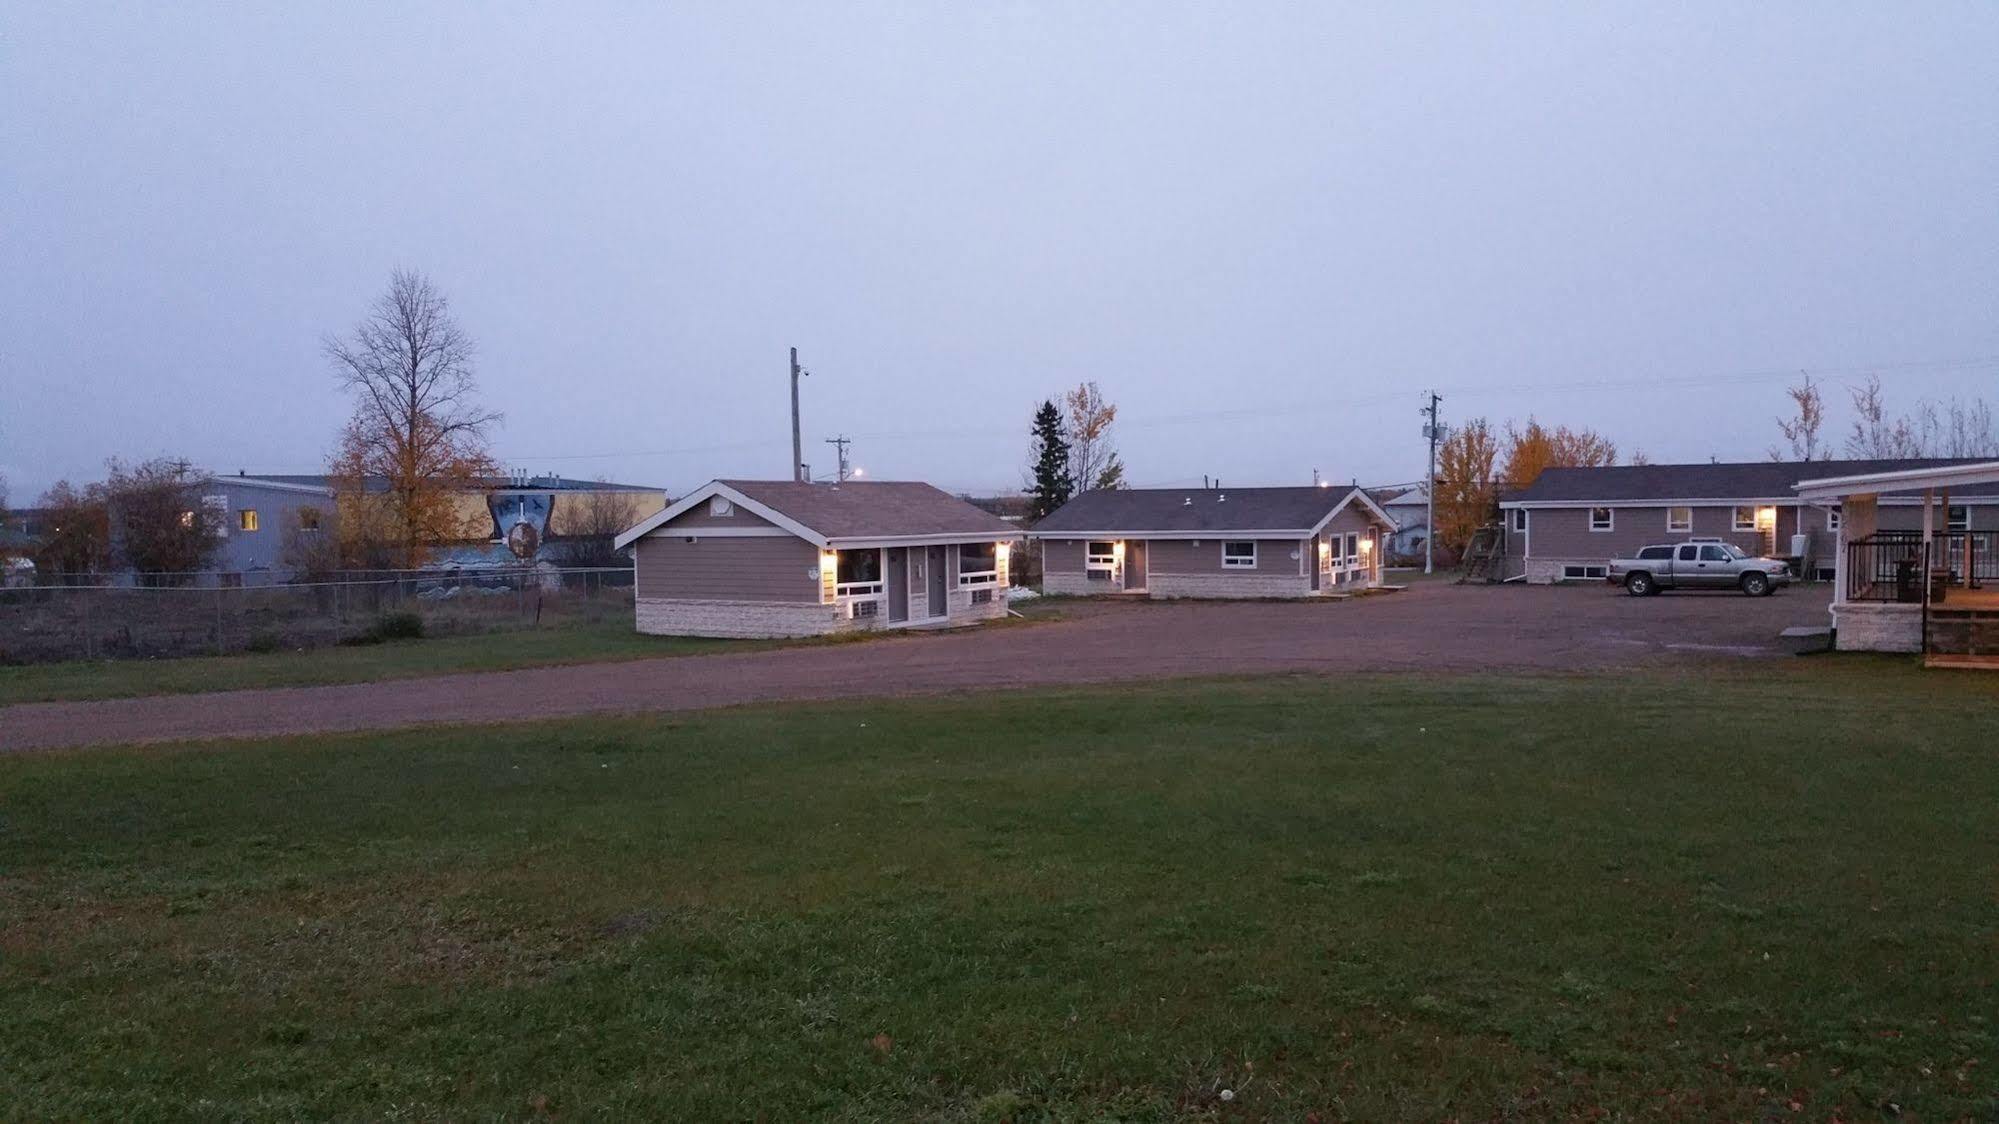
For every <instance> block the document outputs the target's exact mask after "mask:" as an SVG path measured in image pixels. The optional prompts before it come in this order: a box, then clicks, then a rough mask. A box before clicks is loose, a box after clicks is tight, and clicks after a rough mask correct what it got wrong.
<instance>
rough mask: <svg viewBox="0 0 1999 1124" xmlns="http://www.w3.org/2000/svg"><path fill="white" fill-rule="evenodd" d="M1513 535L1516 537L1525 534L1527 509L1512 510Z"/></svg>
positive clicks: (1517, 508)
mask: <svg viewBox="0 0 1999 1124" xmlns="http://www.w3.org/2000/svg"><path fill="white" fill-rule="evenodd" d="M1513 533H1514V534H1516V535H1524V534H1526V533H1527V509H1526V508H1524V507H1516V508H1514V509H1513Z"/></svg>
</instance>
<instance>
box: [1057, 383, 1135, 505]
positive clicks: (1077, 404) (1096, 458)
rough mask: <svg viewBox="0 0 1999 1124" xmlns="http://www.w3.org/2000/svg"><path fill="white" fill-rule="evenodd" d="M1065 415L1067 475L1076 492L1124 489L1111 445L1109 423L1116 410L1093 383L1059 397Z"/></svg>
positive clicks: (1119, 465)
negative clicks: (1064, 409) (1067, 443)
mask: <svg viewBox="0 0 1999 1124" xmlns="http://www.w3.org/2000/svg"><path fill="white" fill-rule="evenodd" d="M1062 403H1063V405H1064V406H1065V407H1066V412H1067V413H1068V426H1067V429H1068V438H1069V476H1070V478H1071V479H1073V480H1074V481H1075V482H1076V489H1077V490H1078V491H1088V490H1090V489H1091V488H1119V487H1123V486H1124V463H1123V462H1122V461H1120V460H1119V459H1118V454H1117V448H1116V446H1114V445H1112V444H1111V437H1110V431H1111V423H1113V422H1115V421H1117V407H1116V406H1114V405H1112V404H1111V403H1110V402H1109V401H1108V400H1107V399H1105V398H1104V392H1103V391H1102V390H1100V389H1098V388H1097V384H1096V382H1095V381H1094V380H1093V381H1090V382H1084V383H1078V384H1077V386H1076V389H1074V390H1072V391H1069V392H1068V393H1067V394H1064V395H1063V396H1062Z"/></svg>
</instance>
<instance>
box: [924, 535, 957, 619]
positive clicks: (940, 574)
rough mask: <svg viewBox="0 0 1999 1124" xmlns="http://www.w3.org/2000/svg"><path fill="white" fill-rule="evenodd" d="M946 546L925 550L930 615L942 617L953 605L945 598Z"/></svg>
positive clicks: (925, 573) (925, 571)
mask: <svg viewBox="0 0 1999 1124" xmlns="http://www.w3.org/2000/svg"><path fill="white" fill-rule="evenodd" d="M944 550H945V548H944V547H941V546H932V547H926V548H924V551H923V570H924V575H925V577H927V578H928V579H929V586H928V588H929V590H930V615H931V616H933V617H941V616H944V615H945V614H946V613H949V612H950V611H951V605H950V603H949V602H948V601H946V600H945V599H944Z"/></svg>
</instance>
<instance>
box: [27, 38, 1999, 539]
mask: <svg viewBox="0 0 1999 1124" xmlns="http://www.w3.org/2000/svg"><path fill="white" fill-rule="evenodd" d="M651 7H653V6H649V5H634V6H632V7H629V8H623V9H619V8H594V7H585V6H583V5H578V4H563V5H543V6H536V7H528V6H515V7H504V8H503V7H497V6H496V7H479V8H474V7H472V6H470V5H462V6H456V7H447V6H445V5H441V4H430V5H395V6H383V7H379V8H375V9H372V10H369V9H364V8H362V7H361V6H360V5H357V4H349V3H341V4H335V5H304V4H282V5H265V6H261V7H253V6H248V5H231V6H227V7H214V8H198V7H197V6H195V5H189V4H173V5H141V4H133V5H125V6H116V7H113V6H106V5H93V6H68V5H62V6H57V5H43V4H27V3H18V2H12V0H10V2H8V3H6V4H5V5H4V7H0V12H4V19H0V34H3V35H4V40H0V260H4V263H5V266H4V269H0V391H4V393H0V472H4V473H5V474H6V475H7V476H9V477H10V478H11V479H12V482H13V485H14V488H13V491H14V494H15V499H16V502H22V501H24V500H26V499H29V498H31V497H32V495H33V494H34V493H36V492H39V491H40V490H41V489H42V488H43V487H44V486H46V485H47V484H48V483H50V482H52V481H53V480H54V479H55V478H57V477H58V476H69V477H72V478H94V477H95V476H97V475H98V474H99V473H100V472H101V465H102V462H103V460H104V458H105V457H107V456H110V455H114V454H116V455H122V456H126V457H128V458H137V457H144V456H148V455H153V454H158V453H165V452H174V453H181V454H185V455H187V456H190V457H192V458H194V459H196V460H197V461H199V462H201V463H204V464H207V465H209V466H212V467H214V468H217V469H221V470H225V471H227V470H234V469H237V468H246V469H249V470H250V471H253V472H256V471H314V470H316V469H318V468H319V467H320V466H322V465H323V463H324V460H325V456H326V454H327V453H328V451H329V450H330V449H331V448H332V445H333V442H334V438H335V433H336V430H337V428H338V425H339V423H340V422H341V421H342V419H343V418H344V416H345V413H346V408H345V403H344V401H343V400H342V399H341V397H340V396H339V395H338V393H337V391H336V388H335V386H334V384H333V381H332V378H331V376H330V374H329V373H328V371H327V367H326V365H325V362H324V361H323V359H322V358H321V356H320V354H319V337H320V336H321V334H322V333H325V332H328V331H339V330H342V329H344V328H346V327H347V326H349V325H350V324H352V323H353V321H354V320H355V319H357V318H358V317H359V316H360V314H361V313H362V311H363V309H364V307H365V306H366V304H367V302H368V301H369V300H371V299H372V298H373V297H374V296H375V295H376V294H377V293H378V292H379V291H380V290H381V289H382V287H383V286H384V285H385V283H386V281H387V279H388V274H389V271H390V269H391V268H392V267H394V266H397V265H405V266H410V267H414V268H418V269H422V270H424V271H426V272H427V273H429V274H430V276H431V277H432V279H433V280H434V281H435V282H437V283H438V284H439V285H440V286H441V287H442V288H444V290H445V291H446V292H448V293H449V294H450V295H451V297H452V299H453V302H454V308H455V311H456V313H457V315H458V317H459V319H460V321H461V323H462V324H463V325H464V327H465V328H466V329H467V330H469V331H470V332H471V333H472V334H473V336H474V337H475V338H476V339H477V340H478V341H479V344H480V351H481V355H480V377H481V382H482V385H483V388H484V391H485V397H486V399H487V401H488V402H489V403H490V404H491V405H493V406H496V407H498V408H501V409H503V410H505V411H506V413H507V421H506V424H505V427H504V428H503V429H502V430H500V431H499V432H498V433H497V434H496V437H497V440H496V442H495V444H496V451H497V452H498V453H499V454H500V455H501V456H502V458H503V459H505V460H506V461H508V462H509V463H510V464H513V465H516V466H518V467H523V468H528V469H534V470H556V471H561V472H563V473H565V474H567V475H573V476H586V477H587V476H599V475H603V476H608V477H610V478H613V479H625V480H632V481H638V482H646V483H659V484H664V485H668V486H670V487H673V488H675V489H676V490H677V489H681V488H685V487H689V486H691V485H693V484H696V483H699V482H700V481H702V480H705V479H707V478H709V477H712V476H717V475H732V474H734V475H763V476H781V475H783V474H784V473H785V471H786V463H787V461H788V459H789V456H788V451H789V450H788V434H787V429H786V425H787V423H786V416H785V384H784V364H785V349H786V347H788V346H790V345H793V344H796V345H798V346H799V347H800V348H801V349H802V351H803V353H804V357H805V361H806V363H807V365H808V366H809V367H810V368H812V370H813V371H814V375H813V377H812V378H811V379H810V380H808V382H807V385H806V436H807V442H808V459H811V460H813V461H814V462H815V463H817V464H822V465H830V463H831V452H832V451H831V449H830V448H828V447H826V446H823V445H821V444H820V443H819V442H820V439H821V438H824V437H829V436H832V435H833V434H835V433H837V432H841V431H844V432H846V433H848V434H851V435H853V436H854V437H856V438H857V439H858V440H857V442H856V448H855V460H856V461H857V463H860V464H862V465H864V466H866V467H867V468H868V470H869V471H870V472H872V473H873V474H875V475H878V476H883V477H909V478H925V479H930V480H933V481H935V482H937V483H939V484H942V485H945V486H948V487H954V488H981V489H984V488H997V487H1011V486H1017V485H1018V483H1019V481H1020V469H1021V465H1022V463H1023V462H1024V460H1025V455H1026V453H1025V444H1026V436H1025V435H1026V429H1027V424H1028V419H1029V413H1030V411H1031V408H1032V406H1033V405H1034V404H1035V403H1036V402H1038V401H1039V400H1040V399H1041V398H1042V397H1044V396H1050V395H1054V394H1056V393H1057V392H1059V391H1060V390H1061V389H1062V388H1063V387H1064V386H1066V385H1071V384H1073V383H1075V382H1076V381H1077V380H1079V379H1085V378H1092V379H1096V380H1098V381H1099V382H1100V383H1101V384H1102V385H1103V387H1104V389H1105V391H1106V392H1107V393H1108V394H1109V395H1110V397H1111V398H1112V399H1113V400H1114V401H1116V402H1117V403H1118V404H1119V405H1120V407H1121V410H1122V420H1121V422H1120V427H1119V438H1120V444H1121V446H1122V448H1123V450H1124V455H1125V459H1126V461H1127V463H1128V465H1129V468H1130V475H1131V477H1132V479H1133V480H1134V481H1135V482H1137V483H1140V484H1151V483H1158V484H1163V483H1174V482H1180V481H1185V480H1188V479H1198V478H1199V477H1200V476H1201V475H1202V474H1203V473H1215V474H1219V475H1220V476H1222V477H1224V478H1225V479H1228V480H1231V481H1233V482H1240V483H1242V484H1250V483H1290V482H1297V481H1302V480H1307V479H1309V477H1310V473H1311V470H1312V469H1313V468H1314V467H1317V468H1320V469H1322V470H1324V471H1325V472H1326V473H1327V474H1328V475H1330V476H1333V477H1336V478H1340V479H1344V478H1347V477H1352V476H1358V477H1360V478H1362V479H1363V480H1367V481H1377V482H1386V481H1390V480H1398V479H1409V478H1412V477H1415V476H1418V475H1420V473H1421V468H1422V451H1423V450H1422V446H1421V443H1420V440H1419V438H1418V437H1417V426H1418V424H1419V421H1418V418H1417V416H1416V407H1417V404H1418V397H1419V393H1420V392H1421V391H1422V390H1423V389H1425V388H1426V387H1428V386H1431V385H1433V384H1434V385H1436V386H1438V387H1439V388H1440V389H1441V390H1442V391H1443V392H1444V393H1445V394H1446V396H1447V400H1446V402H1445V412H1446V416H1447V417H1449V418H1453V419H1461V418H1463V417H1465V416H1467V415H1469V414H1474V413H1484V414H1489V415H1491V416H1493V417H1495V418H1496V419H1497V418H1504V417H1508V416H1514V417H1524V416H1525V415H1527V414H1528V413H1530V412H1533V413H1537V414H1539V415H1540V416H1541V417H1542V418H1543V420H1547V421H1561V422H1570V423H1582V424H1590V425H1594V426H1596V427H1597V428H1599V429H1601V430H1603V431H1604V432H1605V433H1607V434H1608V435H1609V436H1611V437H1612V438H1613V439H1614V440H1616V441H1617V442H1618V444H1619V446H1620V448H1621V449H1623V450H1625V451H1627V452H1628V451H1629V450H1631V449H1634V448H1642V449H1643V450H1645V451H1646V452H1648V453H1649V454H1651V455H1652V456H1653V458H1654V459H1655V460H1666V459H1705V458H1706V457H1708V456H1709V455H1718V456H1721V457H1723V458H1725V459H1726V458H1754V457H1757V456H1760V455H1761V453H1762V450H1763V449H1764V448H1765V447H1766V446H1767V445H1768V444H1769V443H1770V442H1771V440H1772V439H1773V438H1774V436H1775V427H1774V425H1773V424H1772V422H1771V418H1772V417H1773V416H1774V415H1775V414H1776V413H1778V412H1779V411H1780V410H1781V409H1782V408H1783V405H1784V403H1783V400H1782V395H1781V390H1782V385H1783V381H1782V378H1781V376H1778V377H1770V376H1767V375H1766V376H1765V377H1763V378H1760V379H1759V378H1746V379H1745V378H1737V379H1733V380H1729V381H1727V382H1726V383H1725V384H1724V383H1723V382H1721V381H1720V380H1710V381H1709V383H1708V384H1707V385H1699V386H1686V385H1678V386H1656V385H1655V386H1650V387H1648V386H1644V385H1636V386H1630V385H1627V386H1612V387H1603V386H1595V385H1588V384H1599V383H1604V382H1611V383H1630V382H1638V383H1641V384H1642V383H1643V382H1644V381H1645V380H1651V379H1667V378H1672V379H1687V378H1696V377H1704V376H1715V375H1725V374H1735V373H1739V372H1781V371H1786V370H1791V369H1796V368H1812V369H1816V370H1820V371H1822V372H1824V373H1826V374H1827V375H1828V376H1829V377H1832V378H1834V379H1835V380H1839V379H1847V380H1850V379H1853V378H1856V377H1858V376H1859V375H1860V374H1861V373H1862V372H1863V371H1864V370H1866V369H1868V368H1869V367H1870V366H1871V365H1877V364H1878V365H1881V367H1882V375H1883V380H1884V382H1885V383H1886V384H1887V386H1888V387H1889V390H1890V393H1891V395H1892V396H1893V399H1894V401H1895V403H1896V404H1897V405H1902V406H1905V405H1909V404H1912V403H1913V401H1914V399H1915V398H1917V397H1920V396H1942V395H1950V394H1985V395H1987V396H1990V397H1999V393H1995V391H1999V359H1995V358H1994V357H1999V280H1995V278H1999V269H1995V267H1996V266H1999V127H1995V122H1999V63H1995V61H1994V60H1995V59H1999V6H1995V5H1991V4H1962V5H1945V4H1879V5H1873V6H1852V7H1849V6H1845V5H1833V4H1811V5H1796V6H1793V5H1745V4H1729V5H1716V6H1654V7H1652V8H1649V9H1644V10H1641V9H1639V8H1638V7H1636V6H1633V5H1596V6H1582V5H1570V6H1561V7H1553V6H1551V7H1531V8H1530V7H1528V6H1524V5H1516V4H1504V5H1482V6H1472V5H1452V6H1449V7H1439V8H1429V9H1424V10H1417V9H1414V8H1412V7H1411V6H1409V5H1403V4H1393V5H1385V6H1382V7H1379V8H1360V7H1348V6H1334V5H1319V4H1312V5H1302V6H1298V7H1280V6H1262V5H1253V4H1238V3H1229V4H1220V5H1215V6H1212V7H1187V6H1168V5H1164V4H1129V5H1117V4H1107V3H1089V4H1070V5H1060V6H1056V5H1050V6H1026V5H1006V4H953V5H944V4H938V5H914V4H906V3H905V4H892V5H883V6H880V7H865V6H855V5H829V6H808V5H803V4H785V5H774V6H769V7H758V6H754V5H750V4H742V3H733V2H732V3H728V4H722V3H715V4H703V5H683V6H681V7H680V8H679V10H678V11H677V12H675V13H672V14H660V13H657V12H654V11H651V10H649V9H650V8H651ZM1940 360H1982V362H1976V363H1958V364H1956V365H1952V366H1943V367H1939V366H1914V365H1912V364H1928V363H1933V362H1934V361H1940ZM1579 384H1583V385H1579ZM1523 388H1533V389H1523ZM1838 397H1843V396H1838ZM1840 405H1841V406H1843V402H1841V403H1840ZM1230 411H1241V412H1238V413H1229V412H1230ZM1217 415H1219V416H1217ZM1834 422H1835V424H1840V425H1843V422H1844V410H1843V408H1839V409H1835V411H1834ZM670 450H691V451H684V452H678V453H671V452H667V451H670Z"/></svg>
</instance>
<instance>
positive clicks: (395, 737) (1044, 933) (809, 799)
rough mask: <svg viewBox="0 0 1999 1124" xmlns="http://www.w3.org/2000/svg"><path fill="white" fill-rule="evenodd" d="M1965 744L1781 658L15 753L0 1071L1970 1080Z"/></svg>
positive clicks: (886, 1089)
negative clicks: (1741, 666) (1728, 664)
mask: <svg viewBox="0 0 1999 1124" xmlns="http://www.w3.org/2000/svg"><path fill="white" fill-rule="evenodd" d="M1774 700H1782V702H1781V705H1778V704H1777V703H1776V702H1775V701H1774ZM1995 740H1999V706H1995V692H1994V689H1993V688H1992V686H1991V685H1990V684H1989V683H1988V682H1987V681H1984V680H1978V679H1975V678H1973V677H1948V676H1931V677H1920V676H1918V675H1915V674H1911V673H1908V672H1906V671H1903V670H1901V669H1899V668H1897V667H1893V666H1889V665H1885V664H1870V665H1866V666H1861V665H1852V666H1851V667H1845V666H1842V665H1839V664H1835V663H1829V662H1828V663H1814V664H1812V665H1810V667H1809V668H1785V669H1780V670H1774V671H1769V672H1760V673H1759V677H1758V678H1757V679H1755V680H1747V679H1736V678H1722V677H1719V676H1716V677H1704V676H1692V677H1675V678H1668V679H1661V680H1654V681H1651V682H1646V683H1635V682H1625V681H1619V680H1609V679H1541V680H1507V679H1498V678H1464V679H1440V678H1432V679H1426V680H1416V679H1411V678H1403V679H1347V680H1342V681H1338V682H1331V683H1328V682H1325V681H1318V680H1275V681H1262V682H1227V683H1208V684H1184V683H1182V684H1168V685H1159V686H1152V687H1143V688H1141V687H1130V686H1126V687H1119V688H1117V689H1115V690H1104V691H1074V692H1064V693H1052V694H1026V695H1011V696H983V697H965V698H955V699H939V700H915V701H910V700H903V701H893V702H879V703H865V704H863V703H855V704H844V705H830V706H811V707H769V708H758V709H746V710H740V711H732V712H719V713H708V714H697V715H676V716H671V717H656V718H647V719H617V720H611V719H606V720H597V721H585V722H566V723H559V724H556V723H548V724H539V725H531V726H510V727H502V728H457V729H443V730H423V731H410V732H405V733H396V734H389V735H366V736H343V737H326V738H311V739H295V740H289V741H284V742H278V743H273V744H272V745H270V746H266V747H252V746H242V745H232V746H227V747H220V748H188V749H177V750H165V751H161V750H152V751H125V750H118V751H97V752H82V753H68V754H49V755H37V756H24V757H16V758H12V759H7V760H0V816H4V819H0V1056H5V1057H6V1059H7V1062H6V1065H5V1066H4V1067H0V1102H4V1103H5V1104H7V1106H8V1112H9V1113H11V1114H19V1115H21V1116H26V1117H58V1118H79V1117H121V1118H144V1117H166V1116H173V1117H184V1116H187V1115H190V1114H192V1115H199V1116H206V1117H238V1116H336V1115H337V1116H361V1117H382V1116H405V1117H454V1118H464V1117H493V1118H518V1117H534V1116H537V1115H541V1114H544V1113H546V1114H554V1115H564V1114H567V1115H570V1116H603V1117H627V1118H636V1117H650V1118H672V1119H722V1118H742V1117H756V1116H764V1117H767V1118H770V1119H796V1118H802V1117H817V1116H826V1117H835V1118H844V1119H855V1120H874V1119H883V1118H891V1119H905V1118H910V1117H920V1118H933V1119H946V1120H1030V1119H1042V1118H1058V1119H1079V1118H1091V1119H1094V1118H1112V1119H1120V1120H1163V1119H1181V1118H1189V1117H1195V1118H1207V1117H1209V1116H1214V1117H1217V1118H1227V1119H1263V1118H1270V1119H1300V1118H1303V1117H1304V1116H1305V1115H1306V1113H1308V1112H1312V1111H1317V1112H1319V1113H1320V1114H1321V1115H1322V1116H1323V1118H1325V1119H1335V1118H1352V1117H1358V1118H1369V1119H1437V1118H1445V1117H1452V1116H1462V1117H1491V1116H1502V1115H1522V1116H1550V1117H1569V1116H1577V1115H1583V1114H1586V1113H1594V1112H1597V1111H1599V1110H1608V1113H1609V1114H1610V1115H1614V1116H1642V1117H1681V1118H1685V1117H1702V1118H1709V1117H1718V1118H1733V1119H1746V1118H1764V1117H1772V1116H1776V1117H1783V1118H1789V1117H1791V1116H1793V1115H1794V1114H1797V1113H1802V1114H1804V1115H1806V1116H1808V1117H1810V1118H1813V1119H1824V1118H1827V1117H1829V1116H1834V1115H1839V1116H1844V1117H1846V1118H1854V1117H1856V1116H1868V1117H1878V1116H1879V1115H1880V1114H1881V1113H1882V1112H1883V1111H1885V1110H1884V1108H1883V1106H1885V1105H1888V1104H1894V1105H1897V1106H1900V1111H1902V1112H1904V1113H1907V1114H1910V1115H1911V1116H1913V1117H1915V1118H1920V1119H1935V1118H1948V1117H1956V1116H1982V1115H1985V1114H1989V1113H1991V1112H1992V1111H1994V1109H1995V1107H1999V1104H1995V1101H1994V1098H1993V1095H1992V1089H1993V1076H1992V1072H1991V1071H1992V1068H1993V1066H1994V1064H1995V1063H1994V1058H1995V1055H1999V1028H1995V1026H1994V1025H1993V1023H1992V1022H1991V1021H1990V1020H1991V1019H1992V1018H1994V1017H1995V1015H1994V1013H1995V1012H1999V982H1995V977H1996V976H1999V971H1995V968H1999V963H1995V961H1996V960H1999V957H1995V951H1994V940H1995V930H1999V913H1995V907H1994V902H1993V897H1992V887H1991V878H1992V871H1993V870H1994V869H1995V868H1999V835H1995V833H1994V832H1993V831H1992V830H1991V823H1992V820H1991V814H1992V813H1991V809H1992V808H1993V807H1994V806H1995V805H1999V757H1995V755H1994V754H1993V752H1992V747H1993V745H1994V744H1995ZM1224 1090H1226V1091H1227V1092H1228V1093H1229V1094H1230V1095H1229V1097H1228V1098H1227V1099H1224V1097H1223V1092H1224ZM1793 1106H1796V1107H1795V1108H1794V1107H1793Z"/></svg>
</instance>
